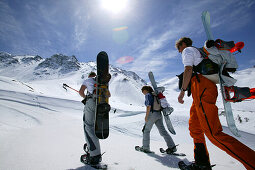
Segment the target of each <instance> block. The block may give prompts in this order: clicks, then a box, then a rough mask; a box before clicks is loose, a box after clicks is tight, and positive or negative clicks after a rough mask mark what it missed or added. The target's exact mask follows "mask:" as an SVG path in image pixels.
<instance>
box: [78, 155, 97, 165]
mask: <svg viewBox="0 0 255 170" xmlns="http://www.w3.org/2000/svg"><path fill="white" fill-rule="evenodd" d="M101 161H102V157H101V155H97V156H90V154H89V153H86V154H84V155H81V162H83V163H84V164H88V165H97V164H99V163H100V162H101Z"/></svg>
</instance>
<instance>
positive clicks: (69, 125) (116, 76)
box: [0, 54, 255, 170]
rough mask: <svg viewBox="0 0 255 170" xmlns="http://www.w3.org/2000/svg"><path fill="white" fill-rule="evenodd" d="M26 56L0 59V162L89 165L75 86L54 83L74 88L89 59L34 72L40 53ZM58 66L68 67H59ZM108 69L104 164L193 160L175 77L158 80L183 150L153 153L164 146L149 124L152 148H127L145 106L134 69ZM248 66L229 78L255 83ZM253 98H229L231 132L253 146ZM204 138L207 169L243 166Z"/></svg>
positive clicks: (119, 166)
mask: <svg viewBox="0 0 255 170" xmlns="http://www.w3.org/2000/svg"><path fill="white" fill-rule="evenodd" d="M2 55H3V54H2ZM4 55H7V54H4ZM0 56H1V55H0ZM8 56H9V57H10V56H11V55H10V54H9V55H7V57H8ZM34 57H35V56H19V57H18V56H12V57H11V58H12V59H9V60H8V64H6V63H3V62H2V60H1V62H2V63H1V64H2V65H1V67H0V169H4V170H8V169H12V170H13V169H14V170H15V169H17V170H18V169H19V170H20V169H22V170H23V169H24V170H27V169H54V170H55V169H56V170H57V169H60V170H62V169H79V170H82V169H87V170H89V169H93V168H90V167H89V166H84V165H83V164H82V163H80V161H79V158H80V155H81V154H83V150H82V148H83V144H84V142H85V140H84V134H83V123H82V115H83V104H82V103H81V102H80V101H81V98H80V96H79V95H78V93H77V92H75V91H73V90H71V89H67V90H65V89H64V88H62V85H63V83H66V84H68V85H69V86H71V87H73V88H75V89H77V90H79V88H80V85H81V83H82V82H83V80H84V78H86V77H87V75H88V73H89V72H90V71H96V65H95V63H94V62H89V63H77V61H75V60H69V59H68V61H74V62H75V63H76V64H77V65H78V66H79V69H78V70H76V71H75V70H72V71H70V72H66V71H64V73H63V72H61V71H60V72H59V70H61V68H60V67H61V66H62V65H60V66H58V67H57V68H53V69H52V68H49V67H44V69H46V70H47V71H46V72H40V74H34V73H35V70H36V69H35V68H36V67H38V65H39V64H40V63H42V62H43V61H45V60H44V59H42V58H39V57H37V59H34ZM27 58H30V60H29V59H27ZM67 58H68V57H67ZM15 59H17V61H18V62H16V60H15ZM4 61H5V60H4ZM24 61H25V62H24ZM5 64H6V65H5ZM62 68H63V67H62ZM65 69H67V70H69V68H66V67H65ZM37 70H38V69H37ZM22 71H23V72H24V73H22ZM110 72H111V75H112V79H111V81H110V91H111V95H112V96H111V98H110V104H111V106H112V110H111V112H110V136H109V137H108V138H107V139H105V140H101V141H100V142H101V150H102V152H105V154H104V155H103V162H104V163H107V164H108V167H109V169H112V170H133V169H135V170H157V169H161V170H164V169H177V168H178V165H177V164H178V161H180V160H184V161H185V162H190V161H193V142H192V138H191V137H190V136H189V131H188V118H189V108H190V105H191V102H192V99H191V98H188V97H185V99H184V100H185V103H184V104H183V105H181V104H179V103H178V102H177V97H178V94H179V91H178V89H177V78H175V77H174V78H170V79H168V80H166V81H163V82H161V83H160V86H165V87H166V92H165V95H166V97H167V100H168V101H169V103H170V104H171V106H172V107H174V109H175V111H174V112H173V113H172V115H171V120H172V123H173V126H174V128H175V130H176V133H177V134H176V135H172V137H173V139H174V141H175V143H176V144H179V146H178V152H183V153H185V154H186V155H187V156H186V157H176V156H170V155H164V154H161V153H160V152H159V148H160V147H164V148H165V147H166V144H165V142H164V140H163V138H162V137H161V136H160V135H159V133H158V131H157V129H156V128H153V129H152V132H151V150H153V151H155V154H145V153H141V152H137V151H135V150H134V147H135V145H141V144H142V131H141V130H142V127H143V125H144V117H145V107H144V106H143V105H144V103H143V102H144V96H143V95H142V93H141V87H142V86H143V85H144V84H145V82H144V81H143V80H142V79H141V78H139V77H138V76H137V75H136V74H135V73H133V72H128V71H125V70H122V69H120V68H116V67H113V66H110ZM37 73H38V72H37ZM45 73H49V74H45ZM254 74H255V69H254V68H250V69H247V70H242V71H239V72H237V73H235V74H234V75H233V76H234V77H235V78H237V79H238V82H237V84H238V85H240V86H247V85H248V86H255V83H254V82H255V78H254V76H251V75H254ZM247 77H249V78H247ZM221 101H222V99H221V96H220V93H219V97H218V100H217V106H218V107H219V113H220V112H221V111H222V110H223V105H222V104H221ZM254 104H255V102H254V101H247V102H241V103H234V104H232V107H233V112H234V116H235V119H236V124H237V127H238V129H239V130H241V135H242V137H240V138H238V139H239V140H240V141H242V142H243V143H245V144H246V145H248V146H249V147H251V148H252V149H255V142H254V139H255V121H254V120H255V107H254ZM114 109H116V112H115V113H114ZM238 116H239V117H240V118H239V120H240V119H241V120H242V122H241V123H240V121H239V120H238ZM220 120H221V122H222V124H223V125H224V126H226V121H225V117H224V116H223V115H221V116H220ZM224 131H225V132H226V133H228V134H230V132H229V130H228V128H227V127H224ZM207 145H208V150H209V154H210V160H211V163H212V164H216V167H214V168H213V169H231V170H232V169H233V170H234V169H236V170H237V169H245V168H244V167H243V166H242V164H241V163H239V162H238V161H236V160H235V159H233V158H232V157H230V156H228V155H227V154H226V153H225V152H224V151H221V150H220V149H218V148H217V147H215V146H214V145H213V144H211V142H210V141H207ZM223 160H224V161H223Z"/></svg>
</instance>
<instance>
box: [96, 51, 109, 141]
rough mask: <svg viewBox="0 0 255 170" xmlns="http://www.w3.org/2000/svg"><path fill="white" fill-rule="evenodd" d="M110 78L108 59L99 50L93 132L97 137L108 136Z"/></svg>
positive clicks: (105, 54) (104, 137)
mask: <svg viewBox="0 0 255 170" xmlns="http://www.w3.org/2000/svg"><path fill="white" fill-rule="evenodd" d="M110 79H111V76H110V74H109V60H108V55H107V53H106V52H104V51H101V52H100V53H99V54H98V55H97V77H96V109H95V112H96V113H95V114H96V118H95V134H96V136H97V137H98V138H99V139H106V138H107V137H108V136H109V111H110V110H111V106H110V105H109V96H110V93H109V89H108V83H109V81H110Z"/></svg>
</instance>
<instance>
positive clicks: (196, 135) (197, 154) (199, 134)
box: [189, 102, 210, 166]
mask: <svg viewBox="0 0 255 170" xmlns="http://www.w3.org/2000/svg"><path fill="white" fill-rule="evenodd" d="M189 131H190V136H191V137H192V138H193V142H194V159H195V163H196V164H197V165H205V166H209V165H210V159H209V153H208V151H207V148H206V142H205V137H204V132H203V130H202V128H201V126H200V122H199V119H198V117H197V112H196V107H195V104H194V102H193V104H192V106H191V108H190V119H189Z"/></svg>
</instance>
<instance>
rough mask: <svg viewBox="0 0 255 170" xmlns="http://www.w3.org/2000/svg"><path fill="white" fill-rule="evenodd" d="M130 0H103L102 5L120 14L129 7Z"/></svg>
mask: <svg viewBox="0 0 255 170" xmlns="http://www.w3.org/2000/svg"><path fill="white" fill-rule="evenodd" d="M127 1H128V0H102V7H103V8H104V9H106V10H109V11H110V12H112V13H114V14H118V13H120V12H122V11H123V10H125V8H127Z"/></svg>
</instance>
